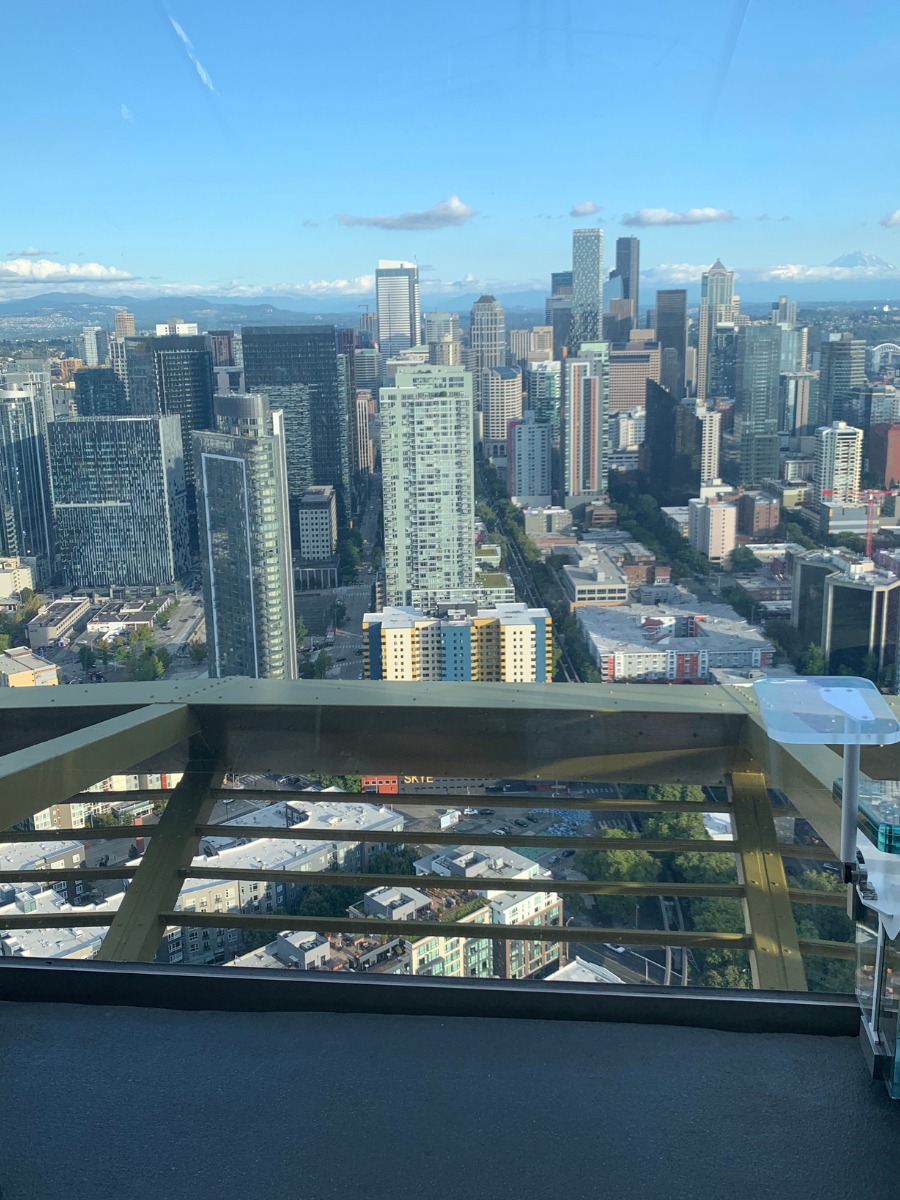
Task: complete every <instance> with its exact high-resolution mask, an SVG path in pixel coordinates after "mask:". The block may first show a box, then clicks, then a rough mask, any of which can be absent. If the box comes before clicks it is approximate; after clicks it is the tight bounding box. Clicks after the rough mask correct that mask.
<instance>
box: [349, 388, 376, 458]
mask: <svg viewBox="0 0 900 1200" xmlns="http://www.w3.org/2000/svg"><path fill="white" fill-rule="evenodd" d="M374 406H375V398H374V396H373V395H372V393H371V391H369V389H368V388H357V389H356V399H355V400H354V401H353V416H354V420H355V421H356V439H355V441H354V443H353V445H354V449H355V450H356V462H355V463H354V470H355V471H356V472H357V474H360V475H369V474H371V472H372V470H373V469H374V466H375V454H374V451H373V446H372V434H371V431H370V429H369V410H370V409H373V408H374Z"/></svg>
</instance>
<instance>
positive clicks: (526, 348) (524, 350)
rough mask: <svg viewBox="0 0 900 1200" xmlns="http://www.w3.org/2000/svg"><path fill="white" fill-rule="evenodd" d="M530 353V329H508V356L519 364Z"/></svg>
mask: <svg viewBox="0 0 900 1200" xmlns="http://www.w3.org/2000/svg"><path fill="white" fill-rule="evenodd" d="M530 353H531V330H530V329H511V330H510V331H509V358H511V359H512V361H513V362H517V363H519V364H520V365H521V364H522V363H524V362H525V360H526V359H527V358H528V355H529V354H530Z"/></svg>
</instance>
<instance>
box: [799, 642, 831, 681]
mask: <svg viewBox="0 0 900 1200" xmlns="http://www.w3.org/2000/svg"><path fill="white" fill-rule="evenodd" d="M799 669H800V674H801V675H825V674H827V671H828V663H827V662H826V661H825V651H824V650H823V649H822V647H821V646H817V645H815V643H814V642H810V644H809V645H808V646H807V647H806V649H805V650H804V652H803V657H802V658H801V659H800V668H799Z"/></svg>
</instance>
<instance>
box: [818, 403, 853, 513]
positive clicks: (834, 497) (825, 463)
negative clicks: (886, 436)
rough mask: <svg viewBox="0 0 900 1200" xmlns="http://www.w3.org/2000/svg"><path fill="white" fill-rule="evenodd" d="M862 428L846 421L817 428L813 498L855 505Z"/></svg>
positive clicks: (828, 502)
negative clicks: (814, 493)
mask: <svg viewBox="0 0 900 1200" xmlns="http://www.w3.org/2000/svg"><path fill="white" fill-rule="evenodd" d="M862 453H863V431H862V430H861V429H854V428H853V426H852V425H848V424H847V423H846V422H845V421H833V422H832V423H831V424H830V425H824V426H822V427H821V428H820V429H817V430H816V466H815V481H816V499H817V500H820V501H824V502H825V503H827V504H856V503H857V502H858V500H859V480H860V475H861V474H862Z"/></svg>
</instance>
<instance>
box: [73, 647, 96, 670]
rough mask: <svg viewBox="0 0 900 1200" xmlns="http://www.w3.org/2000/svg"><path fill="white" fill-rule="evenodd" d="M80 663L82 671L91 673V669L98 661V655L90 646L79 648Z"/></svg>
mask: <svg viewBox="0 0 900 1200" xmlns="http://www.w3.org/2000/svg"><path fill="white" fill-rule="evenodd" d="M78 661H79V663H80V664H81V669H82V671H90V669H91V667H92V666H93V665H94V663H95V662H96V661H97V655H96V654H95V653H94V651H93V650H92V649H91V648H90V646H79V647H78Z"/></svg>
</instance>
